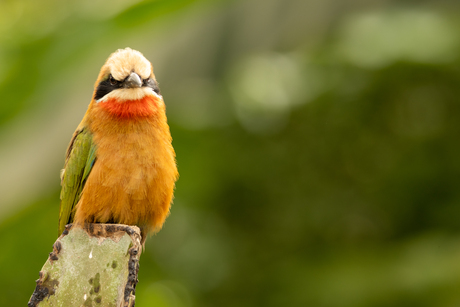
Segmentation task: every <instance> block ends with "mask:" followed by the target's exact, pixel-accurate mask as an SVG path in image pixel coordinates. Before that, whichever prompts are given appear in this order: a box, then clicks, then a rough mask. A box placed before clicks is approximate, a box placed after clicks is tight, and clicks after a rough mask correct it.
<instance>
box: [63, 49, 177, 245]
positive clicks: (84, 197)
mask: <svg viewBox="0 0 460 307" xmlns="http://www.w3.org/2000/svg"><path fill="white" fill-rule="evenodd" d="M60 177H61V194H60V198H61V202H60V206H59V226H58V236H59V235H60V234H61V233H62V232H63V231H64V230H65V226H66V225H67V224H69V223H73V225H78V226H81V227H84V226H85V225H88V224H90V223H114V224H125V225H134V226H138V227H139V228H140V230H141V237H142V242H143V243H144V242H145V239H146V236H147V235H148V234H152V233H155V232H157V231H159V230H160V229H161V228H162V226H163V223H164V221H165V219H166V217H167V216H168V214H169V211H170V206H171V202H172V199H173V193H174V189H175V183H176V180H177V179H178V171H177V165H176V154H175V151H174V148H173V146H172V137H171V133H170V129H169V126H168V123H167V118H166V107H165V103H164V101H163V96H162V95H161V93H160V89H159V87H158V82H157V81H156V79H155V75H154V73H153V66H152V64H151V63H150V62H149V61H148V60H147V59H146V58H145V57H144V55H143V54H142V53H141V52H139V51H137V50H133V49H131V48H125V49H118V50H117V51H115V52H114V53H112V54H111V55H110V56H109V57H108V59H107V61H106V62H105V64H104V65H103V66H102V68H101V70H100V73H99V76H98V78H97V80H96V83H95V85H94V92H93V95H92V99H91V102H90V104H89V106H88V109H87V111H86V113H85V115H84V117H83V119H82V121H81V122H80V124H79V125H78V127H77V129H76V130H75V132H74V133H73V135H72V138H71V141H70V144H69V146H68V148H67V150H66V155H65V164H64V169H62V170H61V176H60Z"/></svg>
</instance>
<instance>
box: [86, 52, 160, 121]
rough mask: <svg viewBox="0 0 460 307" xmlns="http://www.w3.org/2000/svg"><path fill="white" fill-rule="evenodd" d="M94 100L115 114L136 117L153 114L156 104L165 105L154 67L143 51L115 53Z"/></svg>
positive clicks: (98, 80)
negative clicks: (153, 106)
mask: <svg viewBox="0 0 460 307" xmlns="http://www.w3.org/2000/svg"><path fill="white" fill-rule="evenodd" d="M93 101H94V103H95V104H97V105H101V106H102V107H103V108H105V109H106V110H108V111H110V113H112V114H116V113H119V115H123V116H132V115H136V114H137V113H139V112H140V113H139V114H140V115H142V114H144V115H147V113H148V112H147V111H148V110H151V111H152V112H153V108H152V105H154V104H157V105H158V104H163V97H162V96H161V94H160V89H159V87H158V83H157V81H156V80H155V75H154V74H153V67H152V64H150V62H149V61H148V60H147V59H146V58H145V57H144V56H143V55H142V53H140V52H139V51H136V50H133V49H131V48H125V49H119V50H117V51H116V52H114V53H112V54H111V55H110V57H109V58H108V59H107V61H106V63H105V64H104V66H102V69H101V72H100V73H99V77H98V79H97V81H96V84H95V89H94V95H93ZM139 108H140V109H139ZM133 112H134V113H133ZM146 112H147V113H146Z"/></svg>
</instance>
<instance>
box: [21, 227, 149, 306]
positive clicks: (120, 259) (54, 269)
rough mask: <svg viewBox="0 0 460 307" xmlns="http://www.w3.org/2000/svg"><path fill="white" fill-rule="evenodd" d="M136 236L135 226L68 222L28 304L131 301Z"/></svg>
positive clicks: (136, 258)
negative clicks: (76, 225)
mask: <svg viewBox="0 0 460 307" xmlns="http://www.w3.org/2000/svg"><path fill="white" fill-rule="evenodd" d="M140 241H141V236H140V231H139V228H138V227H136V226H127V225H120V224H88V225H87V226H86V227H85V228H84V229H83V228H79V227H72V224H69V225H67V226H66V229H65V230H64V232H63V233H62V235H61V236H60V237H59V238H58V239H57V240H56V242H55V243H54V245H53V251H52V252H51V253H50V255H49V258H48V260H47V261H46V263H45V265H44V266H43V268H42V270H41V271H40V278H39V279H38V280H37V281H36V282H37V286H36V288H35V291H34V293H33V294H32V297H31V298H30V301H29V304H28V306H29V307H35V306H40V307H44V306H54V307H58V306H65V307H72V306H93V307H97V306H113V307H130V306H134V300H135V296H134V294H135V288H136V284H137V282H138V279H137V273H138V271H139V257H140V254H141V243H140Z"/></svg>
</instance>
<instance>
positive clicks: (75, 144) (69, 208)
mask: <svg viewBox="0 0 460 307" xmlns="http://www.w3.org/2000/svg"><path fill="white" fill-rule="evenodd" d="M95 161H96V145H95V144H94V142H93V136H92V134H91V132H90V131H88V129H85V128H83V129H81V130H78V131H76V132H75V133H74V136H73V138H72V141H71V142H70V145H69V148H68V149H67V157H66V162H65V168H64V170H63V173H62V175H61V186H62V189H61V205H60V207H59V228H58V235H61V233H62V232H63V231H64V229H65V225H67V224H68V223H71V222H72V221H73V218H74V215H75V205H76V204H77V203H78V200H79V199H80V195H81V191H82V190H83V187H84V186H85V182H86V179H87V178H88V176H89V174H90V172H91V169H92V168H93V165H94V163H95Z"/></svg>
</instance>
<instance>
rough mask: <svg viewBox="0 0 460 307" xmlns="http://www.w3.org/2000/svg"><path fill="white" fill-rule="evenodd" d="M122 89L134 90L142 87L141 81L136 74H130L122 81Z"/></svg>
mask: <svg viewBox="0 0 460 307" xmlns="http://www.w3.org/2000/svg"><path fill="white" fill-rule="evenodd" d="M123 87H127V88H135V87H142V80H141V78H140V77H139V75H138V74H136V73H135V72H132V73H131V74H130V75H129V77H128V78H126V79H125V81H123Z"/></svg>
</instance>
